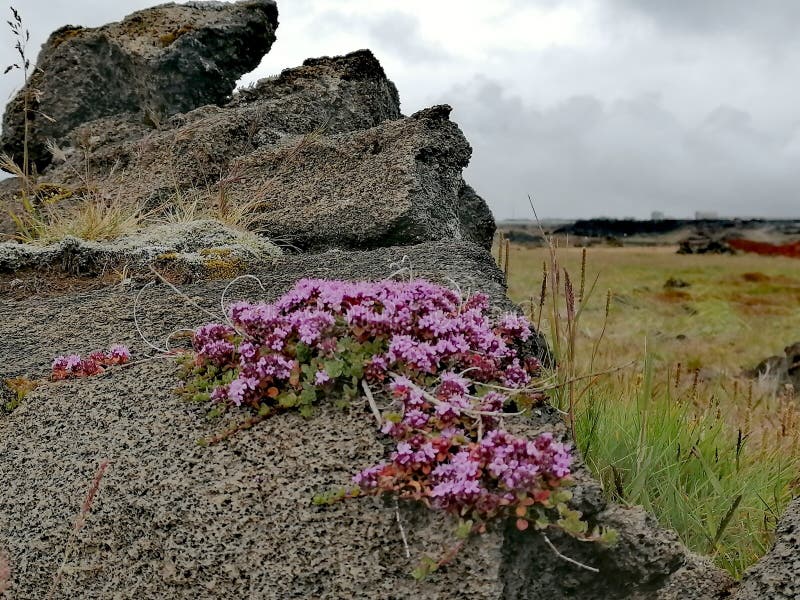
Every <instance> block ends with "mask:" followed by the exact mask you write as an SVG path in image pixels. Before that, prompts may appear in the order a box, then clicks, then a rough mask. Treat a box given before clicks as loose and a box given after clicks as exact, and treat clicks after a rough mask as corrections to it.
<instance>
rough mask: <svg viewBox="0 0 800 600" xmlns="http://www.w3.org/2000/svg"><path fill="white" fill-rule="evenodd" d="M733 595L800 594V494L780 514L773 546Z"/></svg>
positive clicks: (775, 598)
mask: <svg viewBox="0 0 800 600" xmlns="http://www.w3.org/2000/svg"><path fill="white" fill-rule="evenodd" d="M733 598H734V600H762V599H766V598H769V600H790V599H794V598H800V498H795V499H794V501H793V502H792V503H791V504H790V505H789V508H787V509H786V512H785V513H784V514H783V516H782V517H781V520H780V522H779V523H778V527H777V529H776V530H775V544H774V545H773V547H772V550H770V551H769V553H768V554H767V555H766V556H765V557H764V558H762V559H761V560H760V561H759V562H758V563H756V565H755V566H753V567H751V568H750V569H749V570H748V571H747V572H746V573H745V574H744V578H743V579H742V583H741V585H740V586H739V588H738V590H737V591H736V593H735V594H734V596H733Z"/></svg>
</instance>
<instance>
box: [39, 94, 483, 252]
mask: <svg viewBox="0 0 800 600" xmlns="http://www.w3.org/2000/svg"><path fill="white" fill-rule="evenodd" d="M374 84H375V82H374V81H367V82H365V83H364V88H362V89H363V90H364V91H365V93H366V95H367V96H368V97H369V98H372V97H374V96H373V95H372V91H373V89H374ZM354 96H355V94H354ZM383 98H384V99H386V100H391V95H389V94H387V95H385V96H383ZM305 100H308V102H309V103H310V104H312V105H314V106H313V107H312V108H313V110H312V109H311V108H309V107H308V106H305V107H304V106H299V105H301V104H302V103H303V102H304V101H305ZM283 102H286V103H289V104H291V107H292V109H291V110H292V111H296V112H294V113H292V114H295V115H302V114H303V111H304V110H308V111H309V112H311V113H312V114H310V115H309V119H308V120H307V121H305V126H303V125H302V124H301V123H300V118H299V116H298V118H296V119H292V120H291V122H290V123H288V125H289V126H291V127H293V128H295V130H294V131H292V132H288V133H287V132H286V131H285V130H283V129H280V127H283V126H285V125H287V124H286V123H276V121H277V120H280V117H276V115H280V114H281V110H282V109H281V108H280V106H274V105H273V104H272V103H270V102H269V101H265V102H264V103H261V104H259V103H257V102H254V103H252V104H248V103H244V104H239V105H238V106H234V107H226V108H217V107H205V108H203V109H199V110H198V111H195V112H194V113H190V114H188V115H185V116H179V117H175V118H173V120H172V121H171V123H172V124H174V125H175V128H174V129H170V130H167V131H157V132H153V133H151V134H150V135H147V136H145V137H142V138H139V139H136V140H135V141H124V142H121V143H116V142H115V141H111V142H110V143H109V144H108V145H103V142H102V141H100V142H98V147H97V150H93V151H92V154H91V155H90V159H89V170H90V172H91V173H92V181H91V186H90V187H92V189H95V190H98V191H99V193H101V194H105V195H111V194H114V191H115V190H119V189H125V191H126V193H125V199H124V201H127V202H135V203H138V204H139V205H142V206H144V207H145V208H146V209H147V210H149V211H151V212H152V211H158V209H159V208H161V209H163V210H174V206H175V205H176V204H180V203H181V201H182V199H186V198H191V202H192V203H193V204H199V205H201V206H206V207H215V210H218V211H220V212H221V213H225V211H233V212H235V213H237V214H238V215H239V216H238V219H239V221H240V222H241V223H242V224H244V225H246V226H247V227H249V228H251V229H255V230H257V231H259V232H261V233H263V234H265V235H267V236H268V237H270V238H273V239H280V240H282V241H284V242H286V243H287V244H290V245H293V246H295V247H298V248H300V249H302V250H312V251H319V250H325V249H328V248H353V249H356V248H371V247H377V246H391V245H397V244H415V243H421V242H424V241H431V240H441V239H464V240H468V241H473V242H476V243H478V244H480V245H481V246H483V247H485V248H489V247H490V246H491V242H492V235H493V234H494V219H493V217H492V214H491V212H490V211H489V209H488V207H487V206H486V203H485V202H484V201H483V199H482V198H480V197H479V196H478V195H477V194H475V192H474V191H473V190H472V188H469V187H468V186H466V184H465V183H464V181H463V178H462V175H461V172H462V169H463V168H464V167H466V165H467V164H468V162H469V158H470V155H471V152H472V149H471V148H470V146H469V144H468V142H467V141H466V139H465V138H464V135H463V133H462V132H461V130H460V129H459V128H458V126H457V125H455V124H454V123H453V122H452V121H450V120H449V113H450V110H451V109H450V107H449V106H436V107H432V108H429V109H425V110H423V111H420V112H418V113H415V114H414V115H412V116H411V117H407V118H394V119H389V120H383V121H382V122H379V121H378V119H382V118H384V117H385V116H387V115H388V116H391V115H392V113H393V111H392V110H391V109H392V104H391V103H387V104H386V105H385V106H384V109H385V110H383V111H382V112H378V114H377V116H375V115H373V114H371V112H372V111H369V112H364V113H355V114H353V113H350V117H348V118H346V119H345V118H344V117H342V116H340V117H337V119H335V120H333V121H330V122H328V121H324V120H323V119H324V114H325V113H324V112H320V111H319V102H320V96H317V95H315V94H312V95H309V96H306V95H305V94H304V93H303V94H302V95H301V94H298V95H297V96H296V97H294V98H284V100H283ZM268 107H272V109H270V108H268ZM320 120H323V123H322V124H321V125H320ZM376 121H377V122H376ZM370 122H371V126H369V127H368V128H362V126H364V125H366V124H370ZM326 123H327V124H326ZM304 127H305V129H306V130H307V131H308V133H306V134H305V135H299V134H297V131H298V130H302V129H303V128H304ZM102 128H103V130H105V131H108V132H109V135H112V136H114V139H116V138H117V137H118V136H120V133H119V132H120V130H123V129H124V127H120V128H113V127H108V123H105V124H103V126H102ZM276 128H277V129H276ZM248 131H249V132H250V133H251V134H252V135H250V137H249V138H248V137H247V136H248V134H247V132H248ZM94 137H95V139H100V140H102V139H103V138H102V136H99V135H98V136H94ZM81 160H82V159H81V158H80V157H79V156H77V153H75V154H73V156H72V157H70V158H69V159H68V160H67V162H66V163H65V164H63V165H58V166H54V167H53V168H51V169H50V170H48V172H47V173H46V176H47V178H48V180H49V181H53V182H55V181H57V182H59V184H60V185H66V186H73V187H76V188H77V187H80V186H82V185H85V184H84V182H83V181H82V179H81V177H80V176H79V175H78V173H82V171H81V170H80V169H78V170H76V169H75V166H76V164H77V162H78V161H81Z"/></svg>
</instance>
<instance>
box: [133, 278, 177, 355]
mask: <svg viewBox="0 0 800 600" xmlns="http://www.w3.org/2000/svg"><path fill="white" fill-rule="evenodd" d="M154 283H155V282H154V281H151V282H149V283H147V284H145V285H143V286H142V287H141V289H139V291H138V292H137V293H136V297H135V298H134V299H133V326H134V327H136V332H137V333H138V334H139V337H140V338H142V341H143V342H144V343H145V344H147V345H148V346H150V347H151V348H153V349H154V350H156V351H157V352H160V353H162V354H166V353H167V352H169V348H161V347H160V346H156V345H155V344H154V343H153V342H151V341H150V340H148V339H147V337H146V336H145V335H144V333H143V332H142V328H141V327H139V318H138V316H137V315H136V307H137V306H138V305H139V298H140V297H141V295H142V292H144V291H145V290H146V289H147V288H149V287H150V286H151V285H153V284H154Z"/></svg>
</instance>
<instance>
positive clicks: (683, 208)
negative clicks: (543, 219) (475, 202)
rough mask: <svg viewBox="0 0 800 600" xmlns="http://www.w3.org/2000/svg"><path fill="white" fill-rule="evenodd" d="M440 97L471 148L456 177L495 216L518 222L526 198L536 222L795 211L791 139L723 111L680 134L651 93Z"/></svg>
mask: <svg viewBox="0 0 800 600" xmlns="http://www.w3.org/2000/svg"><path fill="white" fill-rule="evenodd" d="M445 96H450V97H457V98H459V103H458V108H457V109H456V111H455V117H456V119H457V120H459V122H460V123H461V125H462V127H463V128H464V129H465V131H466V132H467V134H468V137H469V138H470V139H471V141H472V144H473V147H474V159H473V163H472V166H471V167H470V168H469V170H468V176H469V177H470V179H471V181H472V182H473V183H474V185H475V187H476V188H477V189H478V190H479V191H481V192H484V193H487V194H488V193H489V192H491V194H492V198H493V201H494V203H495V208H496V211H497V212H498V213H499V214H502V215H505V216H516V217H523V216H527V215H528V209H527V195H528V194H531V195H532V196H533V197H534V198H535V200H536V204H537V206H538V209H537V210H538V211H539V213H540V214H545V215H548V216H561V217H570V216H575V215H576V214H583V215H594V216H602V215H618V216H619V215H621V216H635V217H646V216H648V215H649V213H650V212H651V211H652V210H662V211H665V212H667V213H669V214H671V215H674V216H690V215H691V214H693V212H694V211H695V210H698V209H706V210H708V209H713V210H718V211H719V212H720V213H721V214H726V215H730V216H736V215H765V216H769V215H771V216H780V215H787V214H794V215H795V216H798V212H800V211H798V209H797V207H798V192H799V191H800V185H799V184H798V181H797V179H798V178H797V176H796V165H797V160H798V158H800V156H798V152H797V149H798V145H800V139H799V138H798V136H797V130H795V131H793V132H791V134H788V133H787V134H786V135H784V136H782V137H776V136H773V135H771V134H769V133H766V132H763V131H759V130H758V129H756V128H755V127H754V125H753V123H752V120H751V118H750V116H749V115H748V114H747V113H746V112H744V111H741V110H737V109H735V108H732V107H726V106H721V107H719V108H717V109H715V110H714V111H713V112H711V113H710V114H708V115H707V116H706V117H705V118H704V119H702V120H701V121H700V122H698V123H696V124H694V125H692V126H689V127H687V126H684V125H683V124H682V123H681V122H680V120H679V119H677V118H676V117H675V116H674V115H673V114H672V113H670V112H669V111H668V110H667V109H665V108H664V106H663V104H662V102H661V99H660V98H659V96H658V95H655V94H651V95H643V96H639V97H635V98H628V99H622V100H617V101H614V102H610V103H606V102H602V101H600V100H599V99H597V98H594V97H592V96H574V97H571V98H567V99H565V100H563V101H562V102H560V103H558V104H556V105H554V106H551V107H548V108H544V109H537V108H533V107H531V106H528V105H526V103H525V102H523V101H522V100H521V99H520V98H518V97H515V96H513V95H510V94H508V93H507V92H506V91H505V90H504V87H503V86H502V85H500V84H498V83H497V82H495V81H491V80H487V79H483V78H480V79H477V80H476V81H474V82H472V84H471V85H469V86H458V87H456V88H454V89H452V90H450V92H449V93H447V94H445Z"/></svg>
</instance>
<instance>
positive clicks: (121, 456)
mask: <svg viewBox="0 0 800 600" xmlns="http://www.w3.org/2000/svg"><path fill="white" fill-rule="evenodd" d="M255 274H256V275H257V276H258V277H259V279H260V284H261V285H263V290H262V289H261V286H260V285H259V283H256V282H255V281H253V280H251V279H247V280H242V281H240V282H238V283H237V284H235V285H234V286H233V288H232V289H230V290H229V291H228V295H227V298H228V299H229V300H234V299H236V298H264V299H267V300H269V299H274V298H276V297H277V296H278V295H280V294H281V293H282V292H283V291H285V290H286V289H288V288H289V287H290V286H291V285H292V283H293V282H294V281H295V280H297V279H299V278H302V277H327V278H345V279H381V278H383V277H386V276H389V275H392V274H395V275H396V276H397V275H398V274H399V276H411V275H412V274H413V275H414V276H421V277H426V278H428V279H431V280H433V281H438V282H442V283H445V284H447V285H455V286H458V287H459V288H461V289H470V290H472V291H483V292H486V293H488V294H489V295H490V297H491V299H492V303H493V305H494V307H495V308H496V309H498V310H508V309H513V305H511V304H510V303H509V302H508V300H507V299H506V298H505V296H504V286H503V275H502V273H501V272H500V271H499V270H498V268H497V267H496V266H495V265H494V262H493V260H492V258H491V256H490V255H489V254H488V253H487V252H486V251H484V250H482V249H481V248H479V247H478V246H475V245H474V244H470V243H466V242H448V243H428V244H422V245H420V246H411V247H402V248H382V249H377V250H373V251H369V252H328V253H326V254H323V255H316V256H286V257H280V258H276V259H275V261H274V263H273V264H271V265H269V266H263V267H261V268H259V269H256V270H255ZM226 287H227V282H224V281H219V282H207V283H198V284H191V285H186V286H182V287H181V291H182V293H183V294H184V295H185V297H186V298H190V299H191V302H190V301H187V300H185V298H182V297H179V296H176V295H174V294H173V293H172V292H171V291H170V290H168V289H167V288H166V286H156V287H154V288H149V289H147V290H145V291H144V292H143V293H142V294H141V297H140V299H139V305H138V308H137V314H138V317H137V319H138V326H139V328H140V329H141V331H142V333H143V334H144V335H146V336H147V337H148V338H149V339H150V340H152V341H154V342H155V343H157V344H159V345H161V344H162V341H163V340H164V339H165V338H167V336H169V335H170V334H172V333H173V332H175V331H177V330H179V329H181V328H184V327H194V326H196V325H198V324H200V323H202V322H205V321H207V320H208V319H209V315H208V314H207V312H206V311H213V312H217V311H218V310H219V308H218V307H219V301H220V295H221V293H222V291H223V290H224V289H225V288H226ZM138 294H139V290H136V289H124V288H119V287H118V288H113V289H106V290H103V291H99V292H94V293H92V294H90V295H87V294H72V295H68V296H64V297H60V298H50V299H44V300H40V301H38V302H37V303H36V305H35V306H30V307H27V309H26V311H25V312H24V313H22V314H20V311H18V310H17V308H16V307H15V306H6V305H3V306H2V307H0V335H2V336H4V337H8V336H9V335H11V334H12V332H13V333H14V334H15V335H16V336H17V340H18V341H17V343H15V344H14V345H5V346H2V347H1V348H0V375H2V376H4V377H8V376H11V375H22V374H28V375H30V376H36V375H37V374H39V373H41V372H42V371H44V370H45V369H46V368H47V366H48V365H49V362H50V360H51V358H52V356H53V354H54V353H56V354H57V353H60V352H87V351H89V350H90V349H94V348H97V347H103V346H106V345H107V344H108V343H109V342H111V341H114V342H124V343H127V344H129V345H130V346H131V348H132V350H133V354H134V357H135V358H136V359H139V360H140V362H136V364H133V365H132V366H130V367H126V368H124V369H119V370H117V371H114V372H109V373H108V374H106V375H104V376H102V377H96V378H90V379H84V380H78V381H72V382H60V383H46V384H43V385H41V386H40V387H39V388H38V389H37V390H36V391H35V392H32V393H31V394H29V395H28V396H27V397H26V399H25V400H24V401H23V404H22V405H20V406H19V407H18V408H17V409H16V410H15V411H14V412H13V413H11V414H10V415H6V416H3V417H0V455H2V456H3V461H0V486H2V489H4V490H6V491H7V493H5V494H3V495H2V496H1V497H0V539H2V540H3V543H4V544H6V545H7V546H8V549H9V550H10V554H11V558H12V561H13V562H14V564H15V565H17V567H16V568H15V570H14V580H13V582H12V584H13V586H14V587H13V593H14V594H15V595H14V597H15V598H21V599H24V598H33V597H37V596H39V595H41V590H43V589H47V588H48V587H49V585H50V581H51V577H52V573H53V572H54V570H55V569H56V568H57V565H58V564H59V562H60V561H61V558H62V550H63V545H64V543H65V540H66V538H67V537H68V535H69V531H70V528H71V523H72V516H73V515H74V513H75V512H76V511H77V510H78V509H79V507H80V503H81V501H82V496H83V494H84V492H85V489H86V486H87V485H88V482H89V480H90V479H91V477H92V473H93V470H94V468H95V467H96V465H97V464H98V461H100V460H102V459H109V460H111V466H110V467H109V470H108V471H107V474H106V476H105V477H104V479H103V483H102V491H101V494H100V496H99V498H98V500H97V501H96V503H95V506H94V507H93V508H92V514H91V517H90V520H89V522H88V524H87V526H86V527H85V529H84V530H83V531H82V532H81V534H80V535H79V536H78V539H77V540H76V543H75V545H74V547H73V550H72V552H71V558H70V559H69V561H68V564H67V568H66V569H65V571H64V573H65V575H64V576H63V577H62V579H61V583H60V584H59V589H60V593H61V594H62V595H63V597H74V598H89V597H104V596H107V595H113V594H115V593H117V594H119V593H123V594H130V595H132V596H136V597H143V598H155V597H158V598H219V597H258V598H281V599H283V598H311V597H314V598H317V597H319V598H343V597H358V598H388V597H391V598H431V599H433V598H437V599H442V600H448V599H455V598H464V597H468V598H473V599H476V600H482V599H492V600H494V599H511V598H539V597H547V598H553V599H560V598H578V599H587V600H588V599H598V600H599V599H600V598H637V599H639V598H641V599H644V598H664V599H666V598H678V597H680V598H698V599H700V598H702V599H709V600H710V599H715V598H721V597H723V595H724V594H725V590H726V589H727V588H728V587H729V585H730V581H729V580H728V579H727V577H726V576H724V575H723V574H722V573H720V572H719V571H718V570H716V569H715V568H713V567H712V566H711V565H710V564H709V563H708V562H706V561H703V560H701V559H699V558H697V557H695V556H693V555H691V554H690V553H688V552H687V551H686V550H685V548H683V547H682V546H681V545H680V544H679V543H678V542H677V541H676V538H675V536H674V534H670V533H667V532H665V531H663V530H661V529H660V528H658V527H657V525H656V524H655V523H654V521H653V519H652V518H650V517H647V516H646V515H645V514H644V513H643V512H642V511H641V510H639V509H622V508H619V507H614V506H606V505H605V502H604V501H603V499H602V491H601V489H600V487H599V485H598V484H597V483H596V482H595V481H594V480H592V479H591V477H589V475H588V473H587V471H586V470H585V469H584V468H583V467H580V468H578V469H577V470H576V478H577V481H578V485H577V486H576V488H575V489H574V494H575V496H574V503H575V505H576V507H577V508H580V509H581V510H583V511H584V514H585V516H586V517H587V518H588V519H590V520H591V521H592V522H593V523H596V522H599V523H603V524H606V525H611V526H613V527H616V528H617V529H618V531H619V533H620V536H621V542H620V544H619V545H618V546H617V547H615V548H612V549H609V550H601V549H599V548H598V547H597V546H596V545H587V544H579V543H572V542H571V541H570V540H568V539H563V538H561V537H559V536H553V537H552V541H553V543H554V544H555V545H556V546H557V547H558V548H560V550H561V551H562V552H563V553H565V554H566V555H569V556H571V557H575V558H578V559H580V560H581V561H583V562H584V563H585V564H587V565H589V566H595V567H598V568H600V569H601V572H600V574H599V575H598V574H595V573H590V572H588V571H585V570H583V569H581V568H580V567H577V566H575V565H574V564H571V563H568V562H566V561H564V560H562V559H561V558H559V557H558V556H557V555H556V554H555V553H553V551H552V550H550V549H549V548H548V547H547V546H545V545H544V544H545V543H544V541H543V538H541V537H540V536H538V535H537V534H533V533H531V532H526V533H520V532H518V531H516V529H515V528H513V527H512V526H509V527H508V528H505V529H504V528H502V527H500V528H497V529H495V530H493V531H491V532H489V533H487V534H485V535H482V536H479V537H477V538H475V539H474V540H472V541H471V542H470V543H469V544H468V545H467V546H466V547H465V548H464V549H463V550H462V552H460V553H459V555H458V557H457V558H456V560H455V561H454V562H453V563H452V564H451V565H449V566H447V568H444V569H442V570H440V571H439V572H437V573H435V574H434V575H432V576H430V577H429V578H428V579H427V580H425V581H423V582H417V581H415V580H414V579H413V578H412V577H411V576H410V571H411V569H412V568H413V567H414V564H415V561H416V560H418V558H419V557H420V556H421V554H422V553H423V552H426V551H427V552H430V551H431V549H439V548H446V547H448V546H450V545H452V544H453V543H455V539H454V538H453V535H452V525H453V523H451V522H450V521H449V519H447V518H444V517H442V515H440V514H438V513H436V512H433V511H430V510H428V509H426V508H423V507H420V506H416V505H414V504H405V503H401V504H400V506H399V515H400V519H401V521H402V523H403V524H404V528H405V531H406V534H407V538H408V544H409V549H410V552H411V558H410V559H409V558H407V557H406V554H405V551H404V548H403V542H402V537H401V535H400V533H399V530H398V528H397V527H398V526H397V518H398V517H397V515H396V514H395V508H394V505H393V503H391V502H390V503H388V504H387V503H384V502H381V501H377V500H375V499H373V498H360V499H358V500H352V501H348V502H344V503H339V504H335V505H333V506H326V507H317V506H314V505H313V503H312V502H311V498H312V497H313V495H314V494H315V493H318V492H320V491H326V490H328V489H331V488H335V487H337V486H342V485H346V484H347V482H348V480H349V478H350V476H351V475H352V474H353V470H354V469H357V468H358V467H359V466H363V465H368V464H373V463H374V462H375V461H376V460H379V459H380V458H381V457H382V456H383V455H384V453H385V452H386V449H385V448H384V446H383V444H382V443H381V442H380V438H379V437H377V436H376V435H375V431H374V423H373V422H372V421H371V419H372V417H371V415H370V413H369V411H368V410H367V409H366V408H365V407H360V406H357V405H355V404H354V405H352V406H351V407H350V408H348V409H341V408H336V406H335V402H334V400H335V399H333V398H331V399H329V401H324V402H322V403H321V404H320V406H319V408H318V410H317V412H316V414H315V415H314V416H313V417H312V418H311V419H307V420H306V419H303V418H302V417H300V416H298V415H296V414H286V415H280V416H278V417H275V418H273V419H268V420H267V421H265V422H263V423H262V424H260V425H259V426H258V427H255V428H253V429H250V430H247V431H242V432H240V433H239V434H237V435H236V436H234V437H232V438H230V439H229V440H227V441H226V442H225V443H223V444H219V445H213V446H210V447H201V446H198V445H197V443H196V440H197V439H198V438H201V437H206V436H209V435H210V434H213V433H215V432H217V431H219V430H220V429H221V428H223V427H224V426H225V425H226V423H222V422H213V421H212V422H209V421H208V420H206V419H204V418H203V414H202V410H200V409H199V408H197V407H196V406H193V405H189V404H186V403H185V402H184V401H182V400H180V399H179V398H177V397H176V396H175V395H174V394H173V393H172V391H171V390H172V389H173V387H174V385H175V374H174V367H173V366H171V365H170V363H169V362H168V361H164V360H163V359H160V360H152V361H148V360H144V361H141V359H142V358H144V357H145V356H146V355H147V354H148V352H150V351H151V350H150V348H149V347H148V346H146V345H145V343H144V342H143V341H142V339H141V338H140V337H139V334H138V333H137V331H136V327H135V326H134V323H133V305H134V302H135V299H136V296H137V295H138ZM43 339H47V340H48V343H47V345H43V344H42V340H43ZM164 343H166V342H164ZM234 418H236V417H234ZM509 427H511V428H513V429H512V430H513V431H514V432H515V433H518V434H522V433H527V434H528V435H535V434H536V433H537V432H540V431H542V430H548V431H553V432H555V435H557V436H559V437H564V436H566V435H567V434H566V427H565V424H564V422H563V419H562V418H561V417H560V415H559V413H558V412H557V411H555V410H554V409H551V408H549V407H547V406H546V405H545V406H542V407H540V408H538V409H535V410H534V411H533V414H532V415H531V418H530V419H526V420H524V421H518V422H513V423H510V424H509ZM343 565H346V568H343ZM674 589H680V590H690V591H691V594H690V595H670V594H671V593H672V592H671V591H670V590H674Z"/></svg>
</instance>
